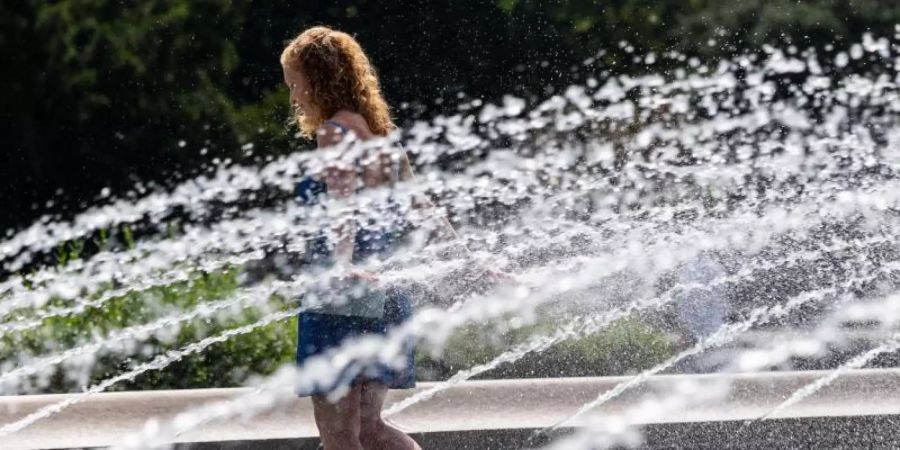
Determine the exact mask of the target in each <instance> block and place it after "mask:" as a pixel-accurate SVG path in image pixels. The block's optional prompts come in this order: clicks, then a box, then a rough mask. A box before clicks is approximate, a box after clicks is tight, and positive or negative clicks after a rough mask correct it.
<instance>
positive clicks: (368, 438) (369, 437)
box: [359, 417, 387, 448]
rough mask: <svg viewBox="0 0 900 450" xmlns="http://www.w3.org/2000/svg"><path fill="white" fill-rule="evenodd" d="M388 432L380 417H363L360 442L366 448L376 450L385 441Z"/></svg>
mask: <svg viewBox="0 0 900 450" xmlns="http://www.w3.org/2000/svg"><path fill="white" fill-rule="evenodd" d="M386 430H387V424H385V423H384V421H383V420H381V418H380V417H377V418H371V417H369V418H363V417H361V418H360V422H359V442H360V443H361V444H362V446H363V447H365V448H376V447H377V444H378V443H379V442H381V441H383V440H384V434H385V431H386Z"/></svg>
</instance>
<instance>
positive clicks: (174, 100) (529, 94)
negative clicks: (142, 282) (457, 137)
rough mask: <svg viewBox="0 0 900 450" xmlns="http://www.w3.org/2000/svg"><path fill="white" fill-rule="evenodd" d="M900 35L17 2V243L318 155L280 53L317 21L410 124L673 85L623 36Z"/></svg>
mask: <svg viewBox="0 0 900 450" xmlns="http://www.w3.org/2000/svg"><path fill="white" fill-rule="evenodd" d="M895 23H900V1H893V0H801V1H798V0H729V1H722V0H609V1H579V0H571V1H538V0H491V1H488V0H465V1H462V0H457V1H454V0H436V1H424V0H422V1H410V0H361V1H360V0H357V1H313V0H307V1H294V2H288V1H275V0H256V1H253V0H234V1H228V0H133V1H129V0H119V1H113V0H72V1H49V0H34V1H25V0H2V2H0V55H2V65H0V106H2V112H0V119H2V120H0V142H2V144H0V145H2V147H0V148H2V152H0V236H2V234H3V232H4V230H8V231H7V232H12V230H15V229H20V228H22V227H23V226H25V225H27V224H29V223H31V222H32V221H34V220H36V219H37V218H38V217H40V216H42V215H44V214H48V213H52V214H58V215H59V216H60V217H63V218H65V217H67V216H71V214H73V213H75V212H77V211H79V210H83V209H84V208H86V207H87V206H89V205H91V204H94V203H97V202H99V201H100V200H99V195H100V192H101V189H103V188H104V187H109V188H110V189H111V192H112V193H113V195H117V196H123V195H128V194H127V193H128V192H129V191H131V190H132V189H133V188H134V187H135V186H144V187H146V188H153V187H154V186H163V187H164V186H167V185H171V184H172V183H175V182H177V181H178V180H180V179H183V178H184V177H189V176H192V175H194V174H196V173H197V172H198V171H200V170H203V168H204V167H208V166H210V165H211V164H214V163H216V162H221V161H224V160H225V159H226V158H230V159H231V160H232V161H235V162H242V163H245V162H251V160H255V159H259V158H263V157H265V156H266V155H271V154H281V153H285V152H290V151H295V150H297V149H301V148H305V147H308V146H309V143H307V142H303V141H300V140H297V139H295V138H294V137H293V130H292V129H291V128H290V127H289V125H288V123H289V113H288V109H287V92H286V90H285V89H284V87H283V86H282V85H281V83H282V81H281V69H280V66H279V65H278V56H279V54H280V52H281V49H282V47H283V45H284V43H285V41H287V40H288V39H290V38H291V37H293V36H294V35H296V34H297V33H298V32H300V31H301V30H303V29H304V28H306V27H308V26H312V25H318V24H324V25H329V26H333V27H336V28H339V29H342V30H344V31H347V32H349V33H351V34H353V35H355V36H356V37H357V38H358V39H359V41H360V42H361V43H362V45H363V47H364V48H365V49H366V50H367V52H368V53H369V55H370V57H371V59H372V61H373V62H374V64H375V65H376V67H377V69H378V70H379V73H380V75H381V77H382V82H383V85H384V91H385V93H386V95H387V98H388V101H389V102H390V103H391V104H392V105H393V107H394V111H395V116H396V118H397V120H398V123H400V124H401V125H403V124H408V123H409V122H410V121H411V120H414V119H416V118H418V117H423V118H427V117H430V116H432V115H435V114H439V113H447V112H449V111H452V110H455V105H457V104H459V103H460V102H462V101H468V100H471V99H472V98H475V97H477V98H482V99H484V100H486V101H493V100H497V99H499V98H500V97H502V95H504V94H508V93H509V94H514V95H519V96H525V97H526V98H532V99H537V98H543V97H546V96H548V95H551V94H552V93H554V92H556V91H559V90H561V89H564V88H565V87H566V86H567V85H568V84H570V83H573V82H580V81H581V80H583V77H584V76H585V73H586V72H587V71H590V70H595V69H596V68H597V67H598V66H600V65H602V66H603V67H605V68H607V69H610V68H611V70H615V71H635V70H652V71H659V72H662V73H665V72H666V69H667V68H666V67H665V66H662V65H658V66H654V67H642V66H641V65H638V64H633V63H631V59H632V58H633V56H632V55H630V54H627V53H626V52H625V50H623V49H622V46H620V45H619V42H620V41H622V40H627V41H628V42H629V43H630V44H631V45H633V46H634V53H635V54H644V53H647V52H650V51H654V52H662V51H668V50H674V51H679V52H682V53H685V54H687V55H697V56H702V57H704V58H707V59H715V58H720V57H727V56H729V55H734V54H736V53H744V52H759V51H760V49H761V46H762V44H763V43H771V44H773V45H779V46H786V45H790V44H794V45H797V46H798V47H800V48H805V47H808V46H813V47H817V48H819V49H822V54H823V55H826V57H830V56H833V53H834V52H837V51H839V50H843V49H845V48H846V47H847V46H848V45H850V43H852V42H857V41H859V40H860V39H861V36H862V34H863V33H864V32H866V31H871V32H873V33H874V34H875V35H876V36H885V37H891V36H892V35H893V34H894V32H895V29H894V27H895V25H894V24H895ZM829 44H831V45H833V46H834V47H835V50H826V46H828V45H829ZM599 49H605V50H607V53H606V54H605V56H603V57H602V58H601V60H600V61H598V62H597V63H596V64H595V65H594V67H590V66H585V65H584V64H583V61H584V60H585V59H586V58H589V57H591V56H593V55H595V54H597V51H598V50H599ZM829 52H830V53H829ZM596 70H599V69H596ZM251 142H252V143H253V144H254V147H253V150H252V154H251V153H250V152H248V151H247V150H246V147H245V148H242V146H243V145H244V144H247V143H251ZM137 190H138V191H141V190H142V189H137ZM134 195H139V194H134Z"/></svg>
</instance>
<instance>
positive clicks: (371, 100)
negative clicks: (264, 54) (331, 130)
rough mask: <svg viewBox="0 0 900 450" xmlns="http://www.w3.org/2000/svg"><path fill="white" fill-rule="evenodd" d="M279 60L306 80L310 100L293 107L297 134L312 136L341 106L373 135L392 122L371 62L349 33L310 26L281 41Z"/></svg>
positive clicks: (383, 132) (384, 132)
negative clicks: (360, 118)
mask: <svg viewBox="0 0 900 450" xmlns="http://www.w3.org/2000/svg"><path fill="white" fill-rule="evenodd" d="M281 65H282V66H284V67H287V68H290V69H292V70H295V71H297V72H299V73H302V74H303V75H304V76H306V79H307V80H309V84H310V96H311V100H312V101H311V103H312V104H311V105H309V108H308V109H309V111H300V112H298V113H297V123H298V125H299V126H300V133H301V134H302V135H303V136H306V137H310V138H311V137H314V136H315V133H316V130H317V129H318V128H319V127H320V126H322V123H323V122H324V121H325V120H328V119H329V118H330V117H332V116H334V115H335V114H336V113H337V112H338V111H340V110H342V109H347V110H350V111H354V112H357V113H359V114H360V115H362V116H363V118H365V119H366V122H367V124H368V125H369V129H370V130H371V131H372V133H374V134H376V135H380V136H385V135H387V134H388V133H390V132H391V130H393V129H394V128H396V126H395V125H394V123H393V121H391V114H390V110H389V108H388V105H387V102H386V101H385V100H384V97H383V96H382V94H381V87H380V85H379V82H378V76H377V75H376V73H375V68H374V67H372V65H371V64H370V63H369V58H368V57H366V54H365V53H364V52H363V50H362V47H360V45H359V43H358V42H356V39H353V37H352V36H350V35H349V34H347V33H342V32H340V31H336V30H332V29H331V28H328V27H313V28H310V29H308V30H306V31H304V32H303V33H300V35H299V36H297V37H296V38H294V39H293V40H292V41H291V42H290V43H288V44H287V46H286V47H285V48H284V51H283V52H281Z"/></svg>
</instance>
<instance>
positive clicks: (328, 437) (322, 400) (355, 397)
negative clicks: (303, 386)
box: [312, 383, 363, 450]
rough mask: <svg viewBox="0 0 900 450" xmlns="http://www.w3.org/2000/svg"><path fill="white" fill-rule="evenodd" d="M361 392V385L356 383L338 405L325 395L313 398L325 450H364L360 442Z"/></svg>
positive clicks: (317, 424)
mask: <svg viewBox="0 0 900 450" xmlns="http://www.w3.org/2000/svg"><path fill="white" fill-rule="evenodd" d="M360 392H361V386H360V383H354V384H353V386H352V387H351V388H350V392H348V393H347V395H345V396H344V397H343V398H341V399H340V400H338V401H337V403H331V402H329V401H328V399H327V398H326V397H325V396H324V395H315V396H313V398H312V402H313V412H314V413H315V417H316V426H317V427H318V428H319V438H320V439H321V440H322V444H323V445H324V446H325V450H363V447H362V445H361V444H360V442H359V431H360V426H359V424H360Z"/></svg>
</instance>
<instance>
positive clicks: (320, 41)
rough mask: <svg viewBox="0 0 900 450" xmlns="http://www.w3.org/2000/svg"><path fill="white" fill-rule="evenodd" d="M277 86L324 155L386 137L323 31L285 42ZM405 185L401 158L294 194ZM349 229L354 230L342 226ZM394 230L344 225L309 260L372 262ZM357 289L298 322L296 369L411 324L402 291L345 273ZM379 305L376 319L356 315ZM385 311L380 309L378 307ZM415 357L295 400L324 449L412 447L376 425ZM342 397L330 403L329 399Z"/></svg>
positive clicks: (364, 77) (349, 41)
mask: <svg viewBox="0 0 900 450" xmlns="http://www.w3.org/2000/svg"><path fill="white" fill-rule="evenodd" d="M281 65H282V68H283V71H284V81H285V83H286V84H287V85H288V87H289V88H290V100H291V105H292V106H293V108H294V110H295V111H296V114H297V121H298V123H299V126H300V132H301V134H303V135H304V136H306V137H309V138H315V139H316V140H317V142H318V146H319V147H320V148H322V147H330V146H334V145H335V144H337V143H339V142H340V141H341V140H343V139H344V138H346V137H348V136H350V135H352V136H355V137H356V139H360V140H366V139H371V138H373V137H378V136H385V135H387V134H388V133H389V132H391V131H392V130H393V129H394V124H393V123H392V121H391V117H390V114H389V110H388V106H387V103H386V102H385V100H384V98H383V97H382V95H381V91H380V88H379V83H378V78H377V77H376V74H375V71H374V69H373V68H372V66H371V65H370V64H369V60H368V58H367V57H366V55H365V53H363V50H362V48H361V47H360V46H359V44H358V43H357V42H356V41H355V40H354V39H353V38H352V37H351V36H349V35H347V34H345V33H342V32H339V31H335V30H332V29H329V28H326V27H315V28H310V29H308V30H306V31H304V32H303V33H301V34H300V35H299V36H298V37H296V38H295V39H294V40H292V41H291V42H290V43H289V44H288V45H287V47H286V48H285V49H284V51H283V52H282V55H281ZM411 177H412V173H411V171H410V167H409V161H408V159H407V158H406V155H403V157H402V158H401V162H400V164H390V162H385V161H384V160H383V159H380V158H374V159H373V161H368V160H367V163H365V164H363V166H362V167H357V168H355V170H331V171H329V172H327V173H326V174H325V176H323V177H322V178H324V179H323V180H316V179H313V178H310V177H307V178H304V179H303V180H302V181H301V182H300V183H299V184H298V186H297V190H298V195H299V197H300V198H301V200H304V201H306V202H309V203H312V202H315V201H316V200H317V199H318V198H319V196H320V195H323V194H325V195H328V196H333V197H335V196H336V197H347V196H351V195H353V194H354V193H355V192H356V190H357V189H358V188H359V187H360V186H362V187H369V188H371V187H377V186H381V185H384V184H387V183H390V182H393V181H397V179H398V178H399V180H406V179H410V178H411ZM350 223H354V224H355V222H350ZM399 233H401V230H400V227H388V228H384V227H382V228H379V229H366V228H363V227H359V226H356V225H352V226H346V225H345V226H342V227H341V228H340V229H339V232H338V236H339V237H337V238H336V239H335V240H336V241H337V242H334V243H332V244H327V245H323V244H322V243H321V242H318V243H317V244H316V245H314V246H313V247H314V248H313V249H312V250H311V253H312V254H313V258H314V259H316V258H318V259H319V260H320V261H321V260H324V261H327V262H328V263H331V264H348V265H350V264H353V263H356V262H361V261H363V260H365V259H367V258H369V257H371V256H375V255H378V256H387V255H389V253H390V252H391V250H392V247H393V246H394V245H395V244H396V242H397V240H398V234H399ZM351 278H355V279H356V280H357V283H363V284H367V285H368V286H369V288H368V290H367V294H366V295H365V296H364V298H362V299H358V298H357V299H354V300H353V301H350V302H348V303H354V302H355V303H356V305H352V304H350V305H339V306H332V305H327V306H326V307H325V309H316V310H315V311H314V312H313V311H310V312H304V313H302V314H300V317H299V342H298V347H297V363H298V364H303V362H304V361H305V360H306V359H307V358H310V357H313V356H315V355H319V354H322V353H323V352H326V351H328V350H329V349H333V348H335V347H337V346H339V345H340V344H341V342H342V341H344V340H345V339H347V338H349V337H352V336H358V335H362V334H366V333H376V334H384V333H386V332H387V330H388V329H389V328H390V327H391V326H394V325H396V324H398V323H400V322H402V321H403V320H405V319H406V318H408V317H409V315H410V313H411V311H410V309H411V308H410V301H409V299H408V298H407V297H406V296H405V295H404V294H403V293H402V292H399V291H397V290H393V289H383V288H379V287H378V286H377V277H376V276H375V275H373V274H369V273H365V272H360V271H356V272H352V271H351ZM360 300H361V301H363V302H368V303H367V304H363V305H362V307H363V309H365V307H369V306H371V305H373V304H374V305H377V311H374V312H373V311H372V310H371V308H369V310H368V311H362V310H360V308H359V307H360V305H359V301H360ZM382 304H383V307H381V305H382ZM412 352H413V349H412V348H411V346H410V348H409V349H408V352H407V353H406V355H405V357H406V367H404V368H402V369H401V370H397V368H396V367H395V366H392V367H388V366H383V367H381V366H380V367H372V368H367V369H366V370H364V371H362V372H359V371H357V372H350V373H345V374H344V375H343V376H339V377H337V378H338V379H337V380H335V381H334V383H331V384H329V385H319V386H315V387H313V388H312V389H306V390H304V391H303V392H298V395H301V396H307V395H309V396H312V401H313V408H314V411H315V419H316V425H317V426H318V428H319V434H320V436H321V440H322V443H323V444H324V447H325V449H326V450H357V449H398V450H399V449H404V450H406V449H419V445H418V444H416V442H415V441H414V440H413V439H412V438H410V437H409V436H407V435H406V434H404V433H403V432H401V431H399V430H397V429H395V428H393V427H391V426H389V425H388V424H386V423H385V422H384V421H383V420H382V419H381V408H382V404H383V403H384V399H385V395H386V394H387V391H388V389H409V388H412V387H414V386H415V376H414V370H413V359H412ZM339 389H340V392H346V393H345V394H344V395H343V396H342V397H341V398H340V399H339V400H337V401H336V402H331V401H329V399H328V394H331V393H334V392H335V391H337V390H339Z"/></svg>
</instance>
